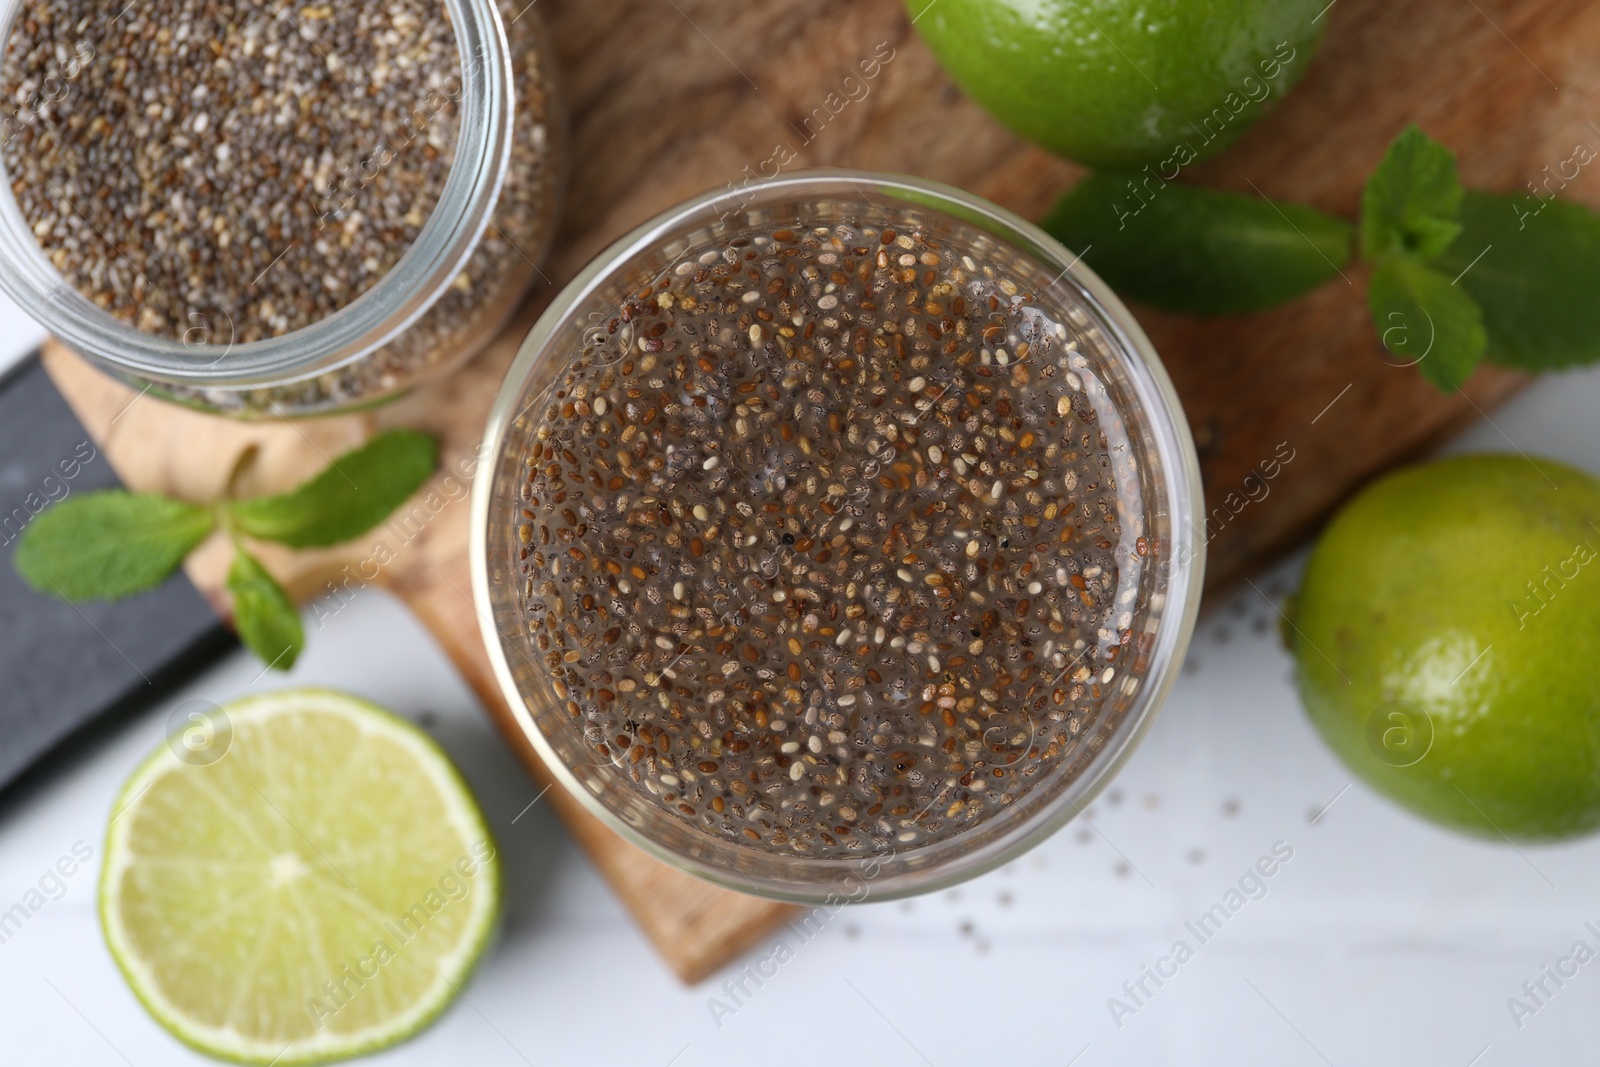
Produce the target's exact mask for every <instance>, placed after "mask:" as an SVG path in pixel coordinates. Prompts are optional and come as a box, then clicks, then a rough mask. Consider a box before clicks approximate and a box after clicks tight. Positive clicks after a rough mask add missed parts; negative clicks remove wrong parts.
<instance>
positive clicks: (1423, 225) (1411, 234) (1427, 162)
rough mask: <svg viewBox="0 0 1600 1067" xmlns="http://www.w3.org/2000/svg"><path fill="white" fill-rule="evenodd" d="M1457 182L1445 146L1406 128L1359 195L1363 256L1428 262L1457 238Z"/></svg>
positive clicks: (1453, 162)
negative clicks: (1410, 256) (1411, 256)
mask: <svg viewBox="0 0 1600 1067" xmlns="http://www.w3.org/2000/svg"><path fill="white" fill-rule="evenodd" d="M1461 194H1462V190H1461V179H1460V177H1459V176H1458V175H1457V173H1456V157H1455V153H1453V152H1451V151H1450V150H1449V149H1448V148H1446V147H1445V146H1444V145H1442V144H1440V143H1439V142H1438V141H1435V140H1434V139H1433V138H1431V137H1429V136H1428V135H1427V134H1425V133H1423V132H1422V131H1421V130H1420V129H1418V128H1417V127H1416V126H1408V127H1406V129H1405V131H1404V132H1403V133H1401V134H1400V136H1399V137H1397V138H1395V140H1394V143H1393V144H1391V145H1390V146H1389V151H1388V152H1387V153H1385V154H1384V157H1383V161H1382V162H1381V163H1379V164H1378V169H1377V170H1375V171H1373V172H1372V177H1370V178H1368V179H1367V187H1366V189H1365V190H1363V191H1362V194H1361V254H1362V255H1363V256H1364V257H1365V258H1367V259H1369V260H1371V261H1372V262H1374V263H1377V262H1379V261H1381V260H1383V259H1386V258H1388V257H1389V256H1392V255H1414V256H1418V257H1420V258H1422V259H1428V258H1431V257H1433V256H1436V255H1438V254H1439V253H1440V252H1443V251H1444V250H1445V249H1446V248H1449V247H1450V242H1452V241H1454V240H1455V239H1456V237H1457V235H1458V234H1460V233H1461V224H1460V223H1459V222H1457V221H1456V216H1457V214H1458V213H1459V212H1460V210H1461Z"/></svg>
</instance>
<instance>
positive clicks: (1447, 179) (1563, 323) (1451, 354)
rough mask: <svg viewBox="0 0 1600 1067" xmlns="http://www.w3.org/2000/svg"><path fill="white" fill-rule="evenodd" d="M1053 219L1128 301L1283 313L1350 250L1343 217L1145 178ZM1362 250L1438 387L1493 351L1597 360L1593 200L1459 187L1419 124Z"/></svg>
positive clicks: (1599, 249) (1401, 353) (1095, 185)
mask: <svg viewBox="0 0 1600 1067" xmlns="http://www.w3.org/2000/svg"><path fill="white" fill-rule="evenodd" d="M1045 228H1046V229H1048V230H1049V231H1050V232H1051V233H1052V234H1054V235H1055V236H1056V237H1058V238H1060V239H1061V240H1062V241H1063V242H1064V243H1065V244H1066V245H1067V246H1068V247H1069V248H1073V249H1076V250H1079V251H1080V252H1082V254H1083V258H1084V261H1085V262H1087V263H1088V264H1089V266H1090V267H1092V268H1094V269H1095V270H1096V271H1098V272H1099V273H1100V274H1101V275H1102V276H1103V277H1104V278H1105V280H1106V281H1107V282H1108V283H1110V284H1111V286H1112V287H1113V288H1115V289H1117V290H1118V291H1119V292H1121V293H1123V294H1124V295H1126V296H1128V297H1130V298H1132V299H1134V300H1139V301H1142V302H1144V303H1147V304H1150V305H1152V306H1155V307H1158V308H1162V309H1164V310H1168V311H1178V312H1185V313H1188V314H1196V315H1230V314H1238V313H1240V312H1246V311H1257V310H1262V309H1264V308H1267V307H1272V306H1275V305H1276V304H1279V303H1282V302H1284V301H1286V300H1289V299H1292V298H1294V297H1296V296H1299V295H1301V294H1303V293H1305V292H1308V291H1309V290H1311V289H1312V288H1315V287H1316V286H1318V285H1321V284H1323V283H1324V282H1326V281H1328V280H1330V279H1331V278H1332V277H1333V276H1335V274H1339V273H1343V268H1344V267H1345V266H1346V265H1347V263H1348V261H1349V259H1350V258H1351V257H1350V254H1349V245H1350V243H1351V240H1350V236H1349V235H1350V227H1349V226H1348V224H1346V223H1344V222H1342V221H1340V220H1338V219H1335V218H1333V217H1332V216H1329V215H1325V214H1323V213H1322V212H1319V211H1316V210H1314V209H1312V208H1310V207H1306V206H1303V205H1295V204H1288V203H1284V202H1281V201H1272V200H1266V199H1263V198H1260V197H1248V196H1239V195H1237V194H1231V193H1220V192H1215V191H1213V190H1207V189H1197V188H1194V187H1192V186H1183V185H1176V184H1172V183H1163V182H1161V181H1159V180H1157V179H1153V178H1151V177H1150V176H1148V175H1145V176H1143V177H1137V176H1136V177H1133V178H1129V177H1127V176H1125V175H1112V174H1097V175H1091V176H1090V177H1089V178H1087V179H1085V180H1084V182H1083V183H1081V184H1080V185H1079V186H1078V187H1077V188H1075V189H1073V190H1072V191H1070V192H1069V193H1067V195H1066V196H1065V197H1064V198H1063V199H1062V201H1061V203H1060V205H1059V206H1058V207H1057V208H1056V210H1055V211H1054V212H1053V213H1052V214H1051V216H1050V217H1049V218H1048V219H1046V220H1045ZM1358 243H1359V246H1360V255H1361V258H1362V259H1363V260H1365V261H1366V263H1367V264H1369V265H1370V267H1371V281H1370V283H1369V287H1368V293H1367V302H1368V306H1369V307H1370V309H1371V312H1372V317H1373V324H1374V327H1375V330H1376V333H1377V335H1378V338H1379V340H1380V341H1381V342H1382V344H1383V346H1384V347H1385V348H1387V349H1388V350H1389V351H1390V352H1391V353H1393V355H1394V356H1395V357H1397V361H1398V362H1402V363H1404V364H1411V365H1415V366H1416V367H1417V369H1418V370H1419V372H1420V373H1421V374H1422V375H1423V377H1425V378H1426V379H1427V380H1428V381H1430V382H1432V383H1433V384H1434V385H1436V386H1437V387H1438V388H1439V389H1441V390H1444V391H1450V390H1453V389H1457V388H1459V387H1460V386H1461V385H1462V383H1464V382H1465V381H1466V379H1467V378H1468V376H1470V375H1471V373H1472V371H1473V370H1474V369H1475V368H1476V367H1477V365H1478V364H1479V363H1480V362H1481V361H1482V360H1484V359H1489V360H1491V361H1493V362H1496V363H1499V364H1502V365H1504V366H1508V367H1513V368H1517V369H1520V370H1530V371H1538V370H1547V369H1551V368H1556V367H1566V366H1573V365H1576V364H1582V363H1595V362H1600V300H1597V299H1596V298H1595V294H1596V293H1600V214H1596V213H1595V212H1593V211H1591V210H1589V209H1588V208H1586V207H1583V206H1581V205H1579V204H1574V203H1570V202H1567V201H1562V200H1557V199H1555V198H1553V197H1552V198H1535V197H1529V196H1522V195H1517V196H1501V195H1496V194H1493V193H1486V192H1477V191H1472V190H1467V189H1464V188H1463V187H1462V185H1461V180H1460V177H1459V174H1458V172H1457V166H1456V158H1455V155H1454V154H1453V153H1452V152H1451V151H1450V150H1449V149H1448V148H1446V147H1445V146H1443V145H1441V144H1439V143H1438V142H1437V141H1434V140H1433V139H1431V138H1430V137H1428V136H1427V135H1426V134H1425V133H1423V132H1422V131H1421V130H1420V129H1418V128H1417V127H1416V126H1411V127H1408V128H1407V129H1406V130H1404V131H1403V132H1402V133H1401V134H1400V135H1399V137H1397V138H1396V139H1395V141H1394V142H1393V143H1392V144H1391V145H1390V146H1389V149H1388V151H1387V152H1386V153H1385V154H1384V157H1383V159H1382V160H1381V161H1380V162H1379V164H1378V166H1377V168H1376V169H1375V170H1374V171H1373V173H1372V176H1371V177H1370V178H1369V179H1368V181H1367V184H1366V187H1365V189H1364V190H1363V193H1362V198H1361V219H1360V223H1359V242H1358ZM1341 253H1343V254H1342V255H1341Z"/></svg>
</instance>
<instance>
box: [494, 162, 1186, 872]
mask: <svg viewBox="0 0 1600 1067" xmlns="http://www.w3.org/2000/svg"><path fill="white" fill-rule="evenodd" d="M484 456H485V458H486V471H487V473H486V475H485V476H483V477H480V478H479V480H478V483H477V485H476V486H475V494H476V495H475V502H474V522H475V527H474V531H473V554H474V555H473V571H474V589H475V593H476V595H477V597H478V599H479V603H480V607H481V609H482V610H481V612H480V614H481V615H482V618H483V628H484V638H485V641H486V642H487V643H488V646H489V651H490V656H491V659H492V660H493V662H494V666H495V669H496V671H497V673H498V676H499V679H500V682H501V685H502V688H503V689H504V692H505V696H506V699H507V700H508V701H509V702H510V704H511V707H512V709H513V710H514V712H515V714H516V716H517V718H518V720H519V721H520V723H521V725H522V728H523V729H524V731H525V732H526V733H527V736H528V737H529V738H530V739H531V741H532V743H533V744H534V745H535V747H536V748H537V749H538V751H539V753H540V754H541V756H542V757H543V759H544V761H545V763H546V764H547V765H548V767H549V768H550V770H551V772H552V773H553V774H554V775H555V777H556V778H557V779H559V780H560V782H561V783H562V785H563V786H565V787H566V788H567V789H569V790H570V791H571V792H572V793H573V794H575V795H576V796H577V797H578V798H579V799H580V800H581V801H582V802H583V803H584V804H585V805H586V806H587V807H588V808H589V809H590V810H592V811H594V812H595V813H596V814H597V815H599V816H600V817H601V818H602V819H603V820H604V821H605V822H607V823H608V824H609V825H611V826H612V827H613V828H615V829H616V830H618V831H619V832H620V833H622V834H623V835H624V836H625V837H627V838H629V839H631V840H632V841H634V842H636V843H638V844H640V845H642V846H643V847H645V848H646V849H648V850H649V851H651V852H653V853H655V854H656V855H657V856H660V857H662V858H664V859H666V860H668V861H669V862H671V863H673V864H676V865H678V866H680V867H682V868H685V869H687V870H689V871H691V872H693V873H695V874H698V875H700V876H702V877H705V878H707V879H710V880H712V881H714V882H717V883H720V884H722V885H725V886H728V887H730V888H733V889H737V890H743V891H746V892H754V893H758V894H762V895H768V896H773V897H779V898H784V899H791V900H796V901H807V902H815V901H821V900H827V899H837V898H838V897H840V896H846V897H848V898H849V899H861V898H862V897H864V896H871V897H873V898H875V899H886V898H891V897H895V896H901V895H906V894H911V893H917V892H924V891H926V890H929V889H932V888H936V887H940V886H944V885H948V884H950V883H952V882H956V881H959V880H961V879H964V878H969V877H971V876H973V875H975V874H978V873H980V872H982V871H985V870H987V869H990V868H992V867H994V866H996V865H998V864H1000V863H1003V862H1005V861H1006V860H1009V859H1011V858H1013V857H1015V856H1016V855H1018V854H1019V853H1020V852H1022V851H1023V850H1025V849H1027V848H1028V847H1030V846H1032V845H1033V844H1035V843H1037V842H1038V841H1040V840H1041V839H1042V838H1044V837H1045V836H1046V835H1048V834H1050V833H1051V832H1053V831H1054V830H1056V829H1057V828H1058V827H1060V826H1061V825H1062V824H1064V823H1065V822H1066V821H1067V820H1069V819H1071V818H1072V817H1073V816H1074V815H1076V814H1077V813H1078V812H1079V811H1080V810H1081V809H1082V808H1083V806H1084V805H1085V804H1087V803H1088V802H1089V800H1090V799H1091V798H1092V797H1093V796H1094V795H1095V793H1096V792H1097V791H1098V790H1099V789H1100V788H1101V787H1102V786H1103V785H1104V784H1105V782H1106V781H1108V780H1109V778H1110V777H1111V776H1112V775H1113V774H1114V773H1115V772H1116V770H1117V768H1118V767H1119V766H1120V765H1121V763H1122V762H1123V761H1124V760H1125V759H1126V758H1127V757H1128V755H1129V754H1130V753H1131V752H1132V750H1133V748H1134V746H1135V744H1136V743H1137V741H1138V739H1139V738H1140V736H1141V735H1142V734H1143V733H1144V731H1145V729H1146V727H1147V726H1148V725H1149V723H1150V720H1151V717H1152V715H1153V713H1154V711H1155V710H1156V708H1157V707H1158V706H1159V705H1160V704H1161V702H1162V700H1163V698H1164V697H1165V695H1166V693H1167V691H1168V690H1169V688H1170V687H1171V684H1172V682H1173V679H1174V677H1175V674H1176V672H1177V669H1178V667H1179V666H1180V664H1181V661H1182V657H1183V651H1184V648H1185V646H1186V645H1187V643H1188V640H1189V635H1190V632H1191V629H1192V627H1193V623H1194V616H1195V611H1196V608H1197V606H1198V601H1199V590H1200V579H1201V572H1202V569H1203V553H1204V544H1203V539H1202V538H1200V537H1197V536H1196V532H1197V531H1198V530H1199V525H1198V521H1197V517H1198V515H1199V513H1200V499H1199V485H1200V480H1199V473H1198V469H1197V466H1196V461H1195V456H1194V449H1193V445H1192V443H1191V441H1190V438H1189V433H1188V430H1187V428H1186V425H1185V423H1184V420H1183V416H1182V412H1181V410H1180V408H1179V405H1178V401H1177V399H1176V397H1175V396H1174V394H1173V391H1172V387H1171V384H1170V383H1169V381H1168V380H1167V377H1166V374H1165V372H1164V371H1163V370H1162V368H1161V365H1160V363H1159V362H1158V360H1157V358H1156V355H1155V353H1154V352H1153V351H1152V350H1151V347H1150V344H1149V342H1148V340H1147V339H1146V338H1145V336H1144V334H1143V333H1142V332H1141V331H1140V329H1139V327H1138V325H1137V324H1136V323H1135V322H1134V320H1133V318H1132V316H1131V315H1130V314H1129V313H1128V311H1127V309H1126V308H1124V307H1123V306H1122V304H1121V303H1120V302H1118V300H1117V299H1116V297H1115V296H1113V295H1112V294H1111V292H1110V291H1109V290H1108V289H1107V288H1106V287H1105V285H1104V284H1103V283H1101V282H1100V280H1099V279H1097V278H1096V277H1095V276H1094V275H1093V274H1092V273H1091V272H1090V271H1089V270H1087V269H1086V268H1085V267H1084V266H1083V265H1082V263H1081V262H1080V261H1079V260H1078V258H1077V257H1075V256H1073V255H1072V254H1071V253H1070V252H1068V251H1067V249H1065V248H1063V247H1061V246H1060V245H1059V244H1057V243H1056V242H1055V241H1054V240H1052V239H1051V238H1050V237H1049V236H1047V235H1046V234H1045V233H1044V232H1042V231H1041V230H1040V229H1038V228H1037V227H1035V226H1033V225H1031V224H1029V223H1027V222H1025V221H1023V220H1022V219H1020V218H1017V217H1016V216H1014V215H1011V214H1010V213H1008V212H1006V211H1004V210H1002V209H1000V208H998V207H995V206H994V205H992V204H989V203H987V202H985V201H983V200H981V199H978V198H977V197H973V196H971V195H969V194H966V193H963V192H960V191H958V190H955V189H951V188H948V187H945V186H941V185H936V184H934V183H931V182H926V181H922V180H920V179H914V178H907V177H898V176H889V175H881V174H871V173H864V172H845V171H816V172H809V173H800V174H796V175H795V176H793V177H783V178H778V179H775V180H772V181H769V182H765V183H763V184H760V185H754V186H749V187H746V188H744V189H741V190H737V191H725V192H722V193H717V194H714V195H707V196H703V197H700V198H698V199H696V200H692V201H690V202H688V203H686V204H684V205H682V206H681V207H678V208H675V209H673V210H672V211H670V212H668V213H666V214H665V215H662V216H660V217H659V218H656V219H654V220H652V221H651V222H649V223H647V224H645V225H644V226H642V227H640V228H639V229H638V230H635V231H634V232H633V233H631V234H629V235H628V236H627V237H625V238H623V239H622V240H621V241H619V242H617V243H616V244H615V245H613V246H612V247H611V248H610V249H609V250H608V251H606V252H605V253H604V254H603V255H601V256H600V257H599V259H597V260H596V261H595V262H594V263H592V264H591V265H590V266H589V267H588V268H587V269H586V270H585V271H584V272H583V273H582V274H581V275H579V276H578V277H577V278H576V279H575V280H574V281H573V282H572V283H571V284H570V285H569V286H568V287H567V288H566V289H565V291H563V292H562V293H561V294H560V296H559V297H558V298H557V299H556V301H555V303H554V304H553V305H552V306H551V307H550V308H549V310H548V311H547V312H546V313H545V315H544V316H543V317H542V318H541V319H540V320H539V322H538V324H537V325H536V326H535V327H534V329H533V331H532V333H530V334H529V336H528V338H527V340H526V342H525V343H524V344H523V346H522V350H521V352H520V354H519V355H518V356H517V359H516V362H515V363H514V365H513V366H512V368H511V371H510V375H509V377H508V379H507V381H506V384H505V386H504V388H503V389H502V391H501V394H500V397H499V399H498V401H497V403H496V406H495V409H494V412H493V415H492V417H491V421H490V424H489V427H488V432H487V437H486V442H485V451H484Z"/></svg>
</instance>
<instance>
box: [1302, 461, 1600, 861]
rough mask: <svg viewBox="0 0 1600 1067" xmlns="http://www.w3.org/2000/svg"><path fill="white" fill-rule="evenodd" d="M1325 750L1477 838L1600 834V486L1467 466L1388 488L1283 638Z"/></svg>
mask: <svg viewBox="0 0 1600 1067" xmlns="http://www.w3.org/2000/svg"><path fill="white" fill-rule="evenodd" d="M1288 636H1289V641H1290V646H1291V648H1292V650H1293V652H1294V656H1295V663H1296V670H1297V676H1298V679H1299V685H1300V696H1301V700H1302V701H1303V702H1304V704H1305V707H1306V711H1307V713H1308V714H1309V716H1310V718H1311V722H1312V724H1313V725H1314V726H1315V727H1316V729H1317V731H1318V732H1319V733H1320V734H1321V735H1322V738H1323V740H1324V741H1326V742H1327V743H1328V745H1329V747H1330V748H1332V749H1333V751H1334V752H1335V753H1336V754H1337V755H1338V756H1339V758H1340V759H1341V760H1343V761H1344V763H1345V764H1346V765H1347V766H1348V767H1349V768H1350V769H1351V770H1352V771H1354V772H1355V773H1356V774H1357V775H1359V776H1360V777H1361V778H1362V779H1363V780H1364V781H1366V782H1367V783H1368V784H1369V785H1371V786H1372V787H1373V788H1374V789H1376V790H1378V791H1379V792H1380V793H1383V794H1384V795H1386V796H1388V797H1390V798H1391V799H1393V800H1395V801H1396V802H1398V803H1399V804H1401V805H1402V806H1404V807H1406V808H1409V809H1410V810H1411V811H1413V812H1415V813H1416V814H1418V815H1421V816H1422V817H1423V818H1426V819H1430V820H1432V821H1434V822H1436V823H1439V824H1441V825H1443V826H1447V827H1452V828H1454V829H1457V830H1461V831H1464V832H1466V833H1468V834H1473V835H1477V836H1481V837H1488V838H1494V839H1497V840H1499V839H1510V840H1527V841H1537V840H1556V839H1561V838H1569V837H1575V836H1577V835H1580V834H1585V833H1588V832H1590V831H1593V830H1594V829H1595V828H1596V827H1597V826H1600V669H1597V667H1600V482H1597V481H1596V480H1595V479H1594V478H1592V477H1590V476H1589V475H1588V474H1585V473H1583V472H1582V471H1578V470H1574V469H1573V468H1571V467H1568V466H1565V465H1563V464H1560V463H1555V462H1552V461H1550V460H1530V459H1527V458H1524V457H1523V456H1520V455H1505V456H1488V455H1475V456H1459V457H1454V458H1451V459H1445V460H1440V461H1438V462H1435V463H1429V464H1426V465H1424V466H1419V467H1412V468H1408V469H1405V470H1401V471H1398V472H1396V473H1393V474H1390V475H1388V476H1387V477H1384V478H1382V479H1381V480H1379V481H1377V482H1375V483H1374V484H1372V485H1371V486H1369V487H1368V488H1367V489H1365V490H1364V491H1363V492H1362V493H1361V494H1360V495H1358V496H1357V497H1356V498H1355V499H1354V500H1352V501H1351V502H1350V503H1349V504H1348V505H1347V506H1346V507H1345V508H1344V510H1343V511H1341V512H1340V513H1339V515H1338V516H1337V517H1336V518H1335V519H1334V521H1333V523H1332V524H1331V525H1330V526H1329V527H1328V529H1327V531H1326V532H1325V533H1324V534H1323V535H1322V540H1321V541H1320V542H1319V543H1318V544H1317V547H1316V549H1315V551H1314V552H1313V554H1312V557H1311V560H1310V563H1309V564H1308V566H1307V567H1306V572H1305V579H1304V582H1303V584H1302V586H1301V589H1300V593H1299V596H1298V598H1297V601H1296V604H1295V607H1294V610H1293V624H1292V626H1291V627H1290V628H1289V635H1288Z"/></svg>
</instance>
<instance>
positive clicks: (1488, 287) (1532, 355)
mask: <svg viewBox="0 0 1600 1067" xmlns="http://www.w3.org/2000/svg"><path fill="white" fill-rule="evenodd" d="M1461 221H1462V224H1463V227H1464V228H1463V229H1462V231H1461V236H1460V237H1459V238H1457V239H1456V242H1455V244H1453V245H1451V246H1450V248H1449V250H1448V251H1447V252H1445V254H1444V255H1443V256H1441V257H1439V260H1438V263H1437V265H1438V267H1439V269H1440V270H1442V271H1445V272H1447V273H1449V275H1450V276H1451V277H1452V278H1454V277H1456V276H1457V275H1460V277H1461V281H1460V282H1459V283H1458V285H1459V287H1460V288H1463V289H1465V290H1466V291H1467V292H1468V293H1470V294H1472V297H1473V299H1475V300H1477V302H1478V304H1479V305H1480V306H1481V307H1482V308H1483V322H1484V326H1485V327H1487V329H1488V331H1489V358H1490V359H1492V360H1493V361H1494V362H1496V363H1500V364H1503V365H1505V366H1508V367H1516V368H1518V369H1520V370H1529V371H1540V370H1550V369H1553V368H1556V367H1570V366H1572V365H1574V364H1578V363H1595V362H1600V215H1597V214H1596V213H1595V212H1593V211H1591V210H1590V209H1589V208H1586V207H1584V206H1582V205H1580V204H1574V203H1570V202H1568V201H1565V200H1554V199H1551V200H1538V199H1535V198H1534V197H1531V196H1522V195H1515V196H1498V195H1495V194H1493V193H1480V192H1469V193H1468V194H1467V198H1466V201H1465V202H1464V203H1463V204H1462V208H1461Z"/></svg>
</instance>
